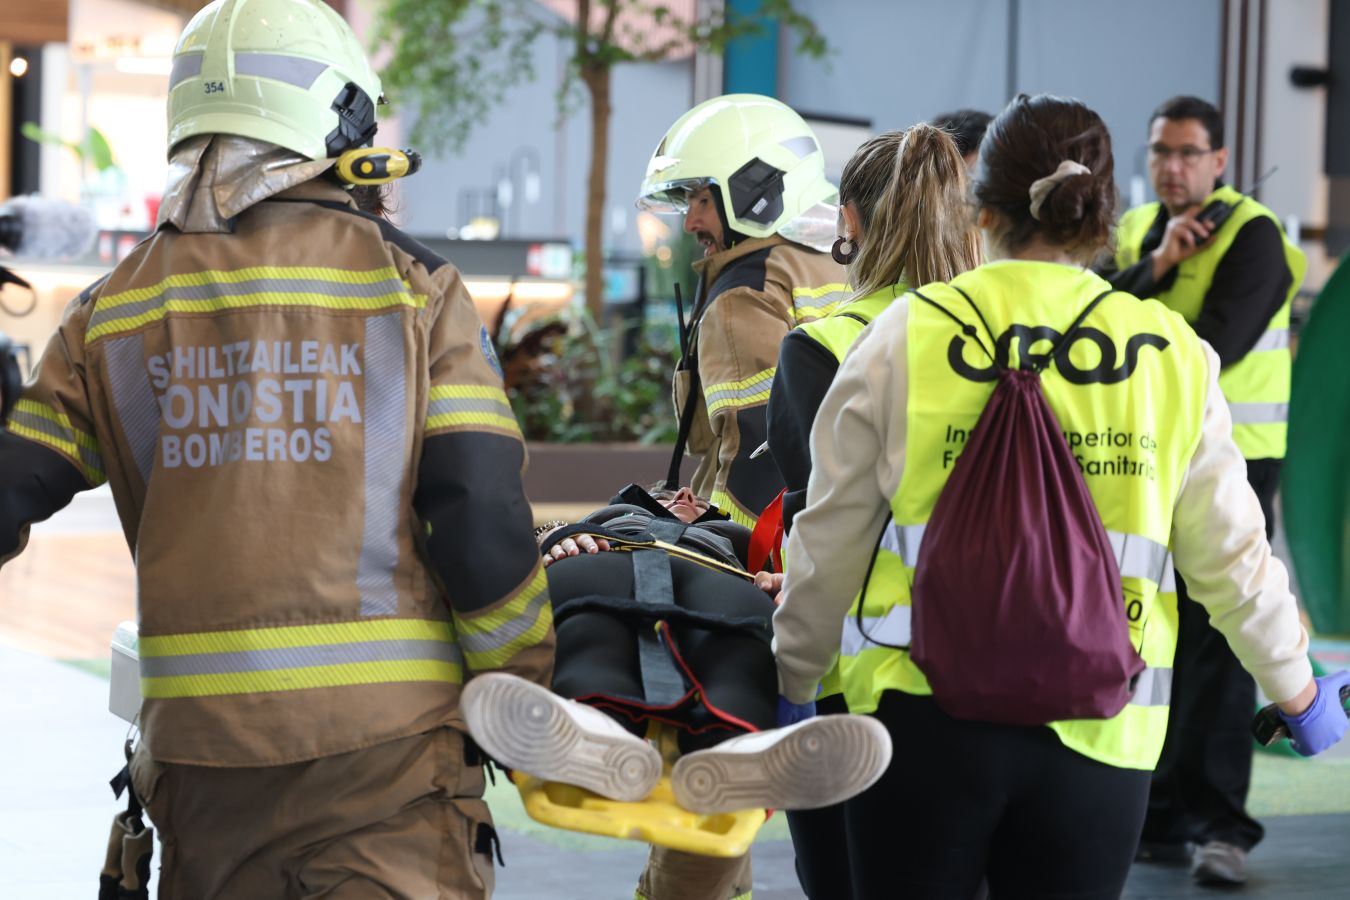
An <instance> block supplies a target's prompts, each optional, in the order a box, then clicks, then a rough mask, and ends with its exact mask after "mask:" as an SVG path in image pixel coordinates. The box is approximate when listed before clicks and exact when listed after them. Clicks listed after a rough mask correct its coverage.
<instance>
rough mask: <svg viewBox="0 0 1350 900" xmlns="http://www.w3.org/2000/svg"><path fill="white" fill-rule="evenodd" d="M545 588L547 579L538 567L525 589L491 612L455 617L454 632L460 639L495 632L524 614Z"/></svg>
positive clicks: (541, 568)
mask: <svg viewBox="0 0 1350 900" xmlns="http://www.w3.org/2000/svg"><path fill="white" fill-rule="evenodd" d="M547 588H548V577H547V576H546V575H545V574H544V569H543V567H542V566H540V567H539V568H537V569H535V570H534V577H533V578H531V579H530V580H529V582H528V583H527V584H526V585H525V587H523V588H521V591H520V593H519V594H516V595H515V596H514V597H512V598H511V599H510V600H509V601H507V602H506V603H503V604H502V605H501V606H500V607H498V608H497V609H494V610H493V611H492V612H490V613H484V614H483V615H481V616H474V617H472V618H468V617H464V616H455V627H456V630H457V631H458V632H459V634H460V635H461V636H462V637H466V638H467V637H468V636H469V635H475V634H488V633H489V632H492V631H496V630H497V629H498V628H500V627H501V626H502V625H503V624H504V623H506V622H509V621H511V620H512V619H514V618H516V617H517V616H519V615H520V614H521V613H523V612H525V610H526V608H527V607H528V606H529V605H530V601H531V600H533V599H534V598H536V597H538V596H539V595H540V593H542V592H543V591H544V590H546V589H547Z"/></svg>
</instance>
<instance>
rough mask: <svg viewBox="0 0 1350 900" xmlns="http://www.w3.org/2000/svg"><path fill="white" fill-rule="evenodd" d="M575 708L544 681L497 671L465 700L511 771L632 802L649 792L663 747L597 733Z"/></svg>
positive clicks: (480, 732) (470, 718)
mask: <svg viewBox="0 0 1350 900" xmlns="http://www.w3.org/2000/svg"><path fill="white" fill-rule="evenodd" d="M571 706H572V704H571V701H568V700H564V699H563V698H561V697H559V696H557V695H556V694H554V693H553V692H552V691H549V690H547V689H546V688H543V687H540V686H539V685H537V684H533V683H531V682H528V681H525V680H523V679H520V678H516V677H514V676H509V675H494V674H487V675H480V676H478V677H477V678H474V679H472V680H471V681H470V682H469V684H468V686H467V687H465V689H464V695H463V701H462V703H461V707H462V710H463V713H464V720H465V722H466V723H467V724H468V726H469V732H470V734H472V735H473V738H474V740H475V741H477V742H478V745H479V746H480V747H482V748H483V750H484V751H486V752H487V754H488V755H489V756H491V757H492V758H493V759H494V760H496V761H497V762H499V763H501V764H502V765H504V766H507V767H508V768H512V769H519V770H520V771H522V772H525V773H527V774H529V775H533V776H534V777H536V778H539V779H542V780H544V781H557V782H562V783H563V784H571V785H576V786H577V787H582V788H585V789H586V790H588V791H593V792H594V793H597V794H600V795H601V796H603V797H608V798H610V799H612V800H622V801H627V802H633V801H637V800H641V799H642V798H644V797H646V796H647V795H648V794H650V793H651V791H652V788H653V787H655V786H656V782H657V781H658V780H659V779H660V777H661V754H660V753H658V752H657V750H656V748H655V747H653V746H651V745H650V744H648V743H647V742H646V741H644V740H642V739H641V738H637V737H634V736H632V735H630V734H627V733H626V732H625V733H623V734H622V735H618V734H604V733H600V732H597V731H594V730H592V729H590V728H589V727H588V726H587V724H586V723H585V722H584V721H580V720H579V719H578V718H577V717H575V716H574V715H573V710H572V709H571V708H569V707H571ZM615 727H616V728H617V727H618V726H617V725H616V726H615Z"/></svg>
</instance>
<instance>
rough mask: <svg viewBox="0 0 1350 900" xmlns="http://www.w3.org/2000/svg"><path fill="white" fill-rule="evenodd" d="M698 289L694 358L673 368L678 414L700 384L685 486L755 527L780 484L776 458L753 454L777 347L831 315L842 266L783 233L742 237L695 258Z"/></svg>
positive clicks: (762, 433) (762, 430) (841, 285)
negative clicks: (693, 457) (692, 466)
mask: <svg viewBox="0 0 1350 900" xmlns="http://www.w3.org/2000/svg"><path fill="white" fill-rule="evenodd" d="M694 270H695V271H696V272H697V273H698V275H699V279H700V281H699V293H698V295H697V299H696V300H695V303H694V308H693V310H692V312H691V321H690V333H691V337H690V341H689V346H690V348H692V351H691V357H692V358H686V359H683V360H681V361H680V366H679V368H678V369H677V371H676V373H675V379H674V394H675V412H676V415H677V416H678V415H679V414H680V413H681V412H682V411H683V410H684V405H685V398H686V396H687V395H688V393H689V383H690V380H691V378H690V377H691V373H692V372H694V371H695V370H696V371H697V373H698V382H699V391H698V393H697V395H696V396H695V398H694V403H696V404H697V407H696V408H695V410H694V412H693V423H692V428H691V430H690V434H689V451H690V452H691V453H694V454H698V455H701V456H702V459H701V460H700V461H699V466H698V470H697V472H695V474H694V478H693V484H692V487H693V489H694V491H695V492H696V493H698V494H699V495H700V496H702V497H707V498H709V499H710V500H711V501H712V502H713V503H715V504H716V505H717V506H718V507H719V508H720V509H721V510H722V512H725V513H729V514H730V515H731V518H732V519H733V520H735V521H737V522H739V523H741V524H742V525H746V526H747V527H753V526H754V524H755V519H756V518H757V517H758V516H759V514H760V512H761V511H763V509H764V507H765V506H767V505H768V504H769V502H770V501H771V500H773V498H774V497H775V496H776V495H777V494H778V492H779V491H780V490H782V488H783V480H782V477H781V476H780V475H779V474H778V469H777V467H776V466H774V464H773V460H772V459H770V458H768V457H766V456H761V457H758V458H756V459H750V454H751V453H753V452H754V451H755V450H756V449H758V448H759V446H760V444H762V443H764V440H765V438H766V437H767V431H768V428H767V422H766V415H765V406H766V404H767V403H768V399H769V385H770V384H771V383H772V382H773V376H774V371H775V367H776V366H777V363H778V345H779V344H780V343H782V341H783V338H784V337H785V336H786V335H787V333H788V332H789V331H791V330H792V329H793V328H795V327H796V326H798V325H800V324H802V323H803V322H810V321H814V320H815V319H818V318H822V317H823V316H827V315H829V313H830V312H831V311H832V310H833V309H834V308H835V306H837V305H838V304H839V302H840V301H842V300H844V299H846V298H847V296H848V294H847V290H846V287H845V274H844V269H843V267H841V266H840V265H838V264H837V263H836V262H834V260H833V259H831V257H830V255H829V254H828V253H820V252H817V251H815V250H812V249H810V248H808V247H804V246H802V245H801V244H796V243H792V242H791V241H787V240H785V239H783V238H781V237H778V236H773V237H768V238H755V239H750V240H745V241H742V242H740V243H738V244H736V245H735V246H734V247H731V248H730V249H727V250H724V251H722V252H721V253H717V254H714V255H713V256H710V257H708V258H707V259H704V260H700V261H699V262H697V263H695V264H694Z"/></svg>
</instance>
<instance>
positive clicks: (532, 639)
mask: <svg viewBox="0 0 1350 900" xmlns="http://www.w3.org/2000/svg"><path fill="white" fill-rule="evenodd" d="M552 627H553V607H552V606H551V605H550V604H549V602H548V601H547V600H545V601H544V603H543V605H542V606H541V607H540V608H539V611H538V614H537V615H536V617H535V620H534V624H533V625H531V626H530V627H529V629H527V630H526V631H523V632H521V633H520V634H519V635H517V636H516V637H514V638H512V639H511V640H509V641H507V642H506V643H504V644H502V645H501V646H499V647H495V648H493V649H492V650H487V651H483V652H477V651H473V652H471V651H470V650H469V649H468V647H467V645H466V646H465V649H464V662H465V663H466V664H467V665H468V666H469V668H470V669H472V670H473V671H475V672H486V671H488V670H489V669H500V668H501V667H502V666H504V665H506V664H507V663H508V662H510V661H511V657H513V656H515V655H516V654H517V653H519V652H520V651H522V650H527V649H529V648H530V647H533V646H534V645H535V644H538V643H539V642H540V641H542V640H543V639H544V635H546V634H548V630H549V629H550V628H552Z"/></svg>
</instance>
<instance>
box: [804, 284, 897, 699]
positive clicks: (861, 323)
mask: <svg viewBox="0 0 1350 900" xmlns="http://www.w3.org/2000/svg"><path fill="white" fill-rule="evenodd" d="M904 289H905V286H904V285H903V284H897V285H892V286H891V287H888V288H882V289H881V290H879V291H873V292H872V293H870V294H868V295H867V296H866V297H859V298H858V299H857V300H852V301H849V302H848V303H846V304H844V305H842V306H838V307H836V308H835V309H834V311H833V312H831V313H830V314H829V315H828V316H826V317H825V318H823V319H816V320H815V321H814V322H807V323H806V324H805V325H798V326H797V330H798V331H801V332H803V333H804V334H806V335H807V336H808V337H809V338H811V340H813V341H815V342H816V343H817V344H820V345H821V346H822V347H824V348H825V349H826V350H828V351H830V353H831V354H833V356H834V358H835V359H837V360H839V363H840V364H841V365H842V364H843V362H844V356H845V355H846V354H847V353H848V350H849V348H850V347H852V346H853V342H854V341H856V340H857V339H858V335H860V334H862V330H863V329H864V328H866V327H867V326H868V325H870V324H872V320H873V319H875V318H876V317H877V316H879V315H881V313H882V312H883V311H884V310H885V309H886V307H888V306H890V305H891V303H892V302H894V300H895V298H896V297H898V296H900V294H901V293H902V292H903V291H904ZM842 690H843V686H842V685H841V683H840V681H839V666H838V665H836V666H835V667H834V668H832V669H830V671H829V672H827V673H825V677H824V678H822V679H821V681H820V697H819V699H824V698H825V697H832V696H834V695H836V694H838V693H840V692H841V691H842Z"/></svg>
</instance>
